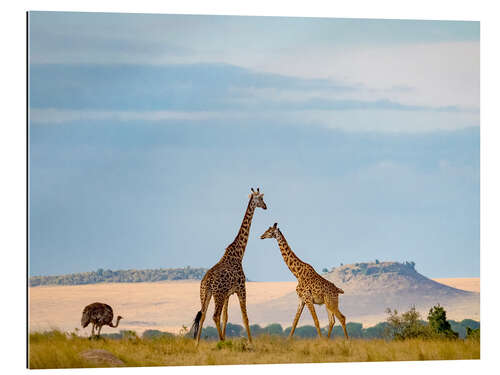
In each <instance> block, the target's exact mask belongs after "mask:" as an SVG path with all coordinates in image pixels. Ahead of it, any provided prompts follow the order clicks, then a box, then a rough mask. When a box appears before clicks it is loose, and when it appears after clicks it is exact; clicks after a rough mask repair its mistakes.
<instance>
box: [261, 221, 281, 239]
mask: <svg viewBox="0 0 500 375" xmlns="http://www.w3.org/2000/svg"><path fill="white" fill-rule="evenodd" d="M278 233H279V229H278V223H274V225H273V226H271V227H269V229H268V230H266V231H265V232H264V233H263V234H262V236H260V239H261V240H263V239H264V238H277V236H278Z"/></svg>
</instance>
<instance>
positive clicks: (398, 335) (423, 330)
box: [386, 306, 431, 340]
mask: <svg viewBox="0 0 500 375" xmlns="http://www.w3.org/2000/svg"><path fill="white" fill-rule="evenodd" d="M386 313H387V314H389V317H388V318H387V323H389V326H388V328H389V331H388V336H389V337H392V338H394V339H396V340H405V339H410V338H416V337H430V336H431V333H430V331H429V328H428V327H427V326H426V325H425V322H423V321H422V320H420V313H419V312H418V311H417V310H416V309H415V306H412V307H411V308H410V310H408V311H407V312H404V313H402V314H401V315H399V314H398V311H397V310H396V309H395V310H391V309H390V308H387V309H386Z"/></svg>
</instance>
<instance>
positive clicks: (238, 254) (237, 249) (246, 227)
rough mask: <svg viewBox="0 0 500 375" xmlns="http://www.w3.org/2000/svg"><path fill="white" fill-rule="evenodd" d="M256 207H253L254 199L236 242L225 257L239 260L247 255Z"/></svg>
mask: <svg viewBox="0 0 500 375" xmlns="http://www.w3.org/2000/svg"><path fill="white" fill-rule="evenodd" d="M254 211H255V207H254V206H253V205H252V198H250V201H249V202H248V206H247V210H246V212H245V216H244V217H243V222H242V223H241V227H240V230H239V231H238V234H237V235H236V238H235V239H234V241H233V242H232V243H231V245H229V246H228V247H227V249H226V252H225V254H224V257H226V258H227V257H231V258H237V259H239V260H242V259H243V255H244V254H245V248H246V247H247V242H248V234H249V233H250V226H251V225H252V218H253V213H254Z"/></svg>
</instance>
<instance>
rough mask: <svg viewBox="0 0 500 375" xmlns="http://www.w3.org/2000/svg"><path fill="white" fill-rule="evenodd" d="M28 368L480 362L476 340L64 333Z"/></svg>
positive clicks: (42, 346) (40, 349)
mask: <svg viewBox="0 0 500 375" xmlns="http://www.w3.org/2000/svg"><path fill="white" fill-rule="evenodd" d="M29 343H30V345H29V367H30V368H32V369H40V368H75V367H108V366H111V365H109V364H108V365H106V364H102V363H101V364H97V363H95V362H92V361H90V360H88V359H85V358H84V357H82V356H81V353H83V352H85V351H88V350H92V349H98V350H106V351H107V352H109V353H111V354H112V355H114V356H115V357H116V358H118V360H120V361H123V363H124V366H183V365H229V364H258V363H260V364H271V363H316V362H361V361H415V360H447V359H479V357H480V344H479V341H476V340H456V341H447V340H421V339H418V340H417V339H415V340H407V341H384V340H361V339H359V340H356V339H351V340H348V341H346V340H343V339H340V338H338V339H333V340H327V339H324V338H323V339H293V340H287V339H285V338H282V337H277V336H259V337H256V338H255V339H254V343H253V345H250V344H249V343H248V341H247V340H246V339H244V338H241V339H234V340H228V341H225V342H220V343H217V342H214V341H203V340H202V341H201V342H200V346H199V348H198V349H196V348H195V344H194V340H193V339H191V338H185V337H179V336H175V337H162V338H159V339H150V340H148V339H140V338H128V339H121V340H111V339H99V340H89V339H88V338H82V337H79V336H76V335H70V334H64V333H61V332H60V331H50V332H46V333H32V334H30V337H29Z"/></svg>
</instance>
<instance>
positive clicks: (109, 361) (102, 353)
mask: <svg viewBox="0 0 500 375" xmlns="http://www.w3.org/2000/svg"><path fill="white" fill-rule="evenodd" d="M80 356H81V357H82V358H85V359H86V360H88V361H90V362H93V363H95V364H98V365H102V364H106V365H110V366H124V365H125V363H124V362H123V361H122V360H121V359H119V358H116V357H115V356H114V355H113V354H111V353H110V352H108V351H107V350H104V349H92V350H87V351H85V352H82V353H80Z"/></svg>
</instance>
